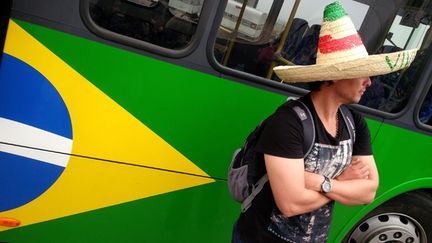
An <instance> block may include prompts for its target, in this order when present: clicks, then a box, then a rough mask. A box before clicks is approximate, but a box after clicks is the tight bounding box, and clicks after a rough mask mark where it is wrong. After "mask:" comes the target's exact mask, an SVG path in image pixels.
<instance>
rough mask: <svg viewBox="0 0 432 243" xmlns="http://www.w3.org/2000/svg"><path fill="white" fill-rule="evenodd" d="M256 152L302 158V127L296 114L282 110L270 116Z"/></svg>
mask: <svg viewBox="0 0 432 243" xmlns="http://www.w3.org/2000/svg"><path fill="white" fill-rule="evenodd" d="M256 151H257V152H261V153H264V154H269V155H274V156H278V157H284V158H290V159H298V158H303V127H302V124H301V121H300V119H299V118H298V116H297V115H296V113H295V112H294V111H292V110H284V111H283V112H276V113H275V114H273V115H272V116H270V117H269V118H268V119H267V122H266V123H265V127H264V129H263V131H262V133H261V136H260V138H259V140H258V142H257V145H256Z"/></svg>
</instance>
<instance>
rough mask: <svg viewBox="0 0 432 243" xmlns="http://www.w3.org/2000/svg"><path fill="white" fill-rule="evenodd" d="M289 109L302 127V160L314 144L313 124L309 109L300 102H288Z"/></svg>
mask: <svg viewBox="0 0 432 243" xmlns="http://www.w3.org/2000/svg"><path fill="white" fill-rule="evenodd" d="M290 102H291V103H292V104H291V108H292V109H293V110H294V111H295V112H296V113H297V116H298V117H299V118H300V120H301V122H302V125H303V139H304V141H303V152H304V158H306V156H307V155H308V154H309V153H310V152H311V150H312V148H313V145H314V142H315V124H314V121H313V118H312V113H311V112H310V110H309V108H308V107H307V106H306V105H305V104H304V103H303V102H301V101H300V100H292V101H290Z"/></svg>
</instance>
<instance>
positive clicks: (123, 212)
mask: <svg viewBox="0 0 432 243" xmlns="http://www.w3.org/2000/svg"><path fill="white" fill-rule="evenodd" d="M16 2H19V1H16ZM23 19H25V18H23ZM12 20H13V21H15V22H16V23H17V24H18V25H19V26H20V27H21V28H23V29H24V30H25V31H26V32H28V33H29V34H30V35H32V36H33V37H34V38H35V39H36V40H37V41H39V42H40V43H42V44H43V45H44V46H45V47H47V48H48V49H49V50H50V51H52V52H53V53H54V54H55V55H57V56H58V57H59V58H60V59H62V60H63V61H64V62H65V63H66V64H67V65H69V66H70V67H72V68H73V69H74V70H75V71H76V72H78V73H79V74H81V75H82V76H83V77H84V78H86V79H87V80H88V81H89V82H91V83H92V84H93V85H94V86H95V87H97V89H99V90H101V91H102V92H103V93H104V94H106V95H107V96H108V97H110V98H111V99H112V100H113V101H114V102H115V103H117V104H119V105H120V106H121V107H122V108H124V109H125V110H126V111H127V112H129V113H130V114H132V116H133V117H135V118H136V119H138V120H139V121H140V122H141V123H142V124H144V125H145V126H147V127H148V128H150V129H151V130H152V131H153V132H154V133H156V134H157V135H158V136H160V137H161V138H162V139H163V140H164V141H166V142H167V143H168V144H170V145H171V146H172V147H173V148H175V149H176V150H177V151H179V152H180V153H181V154H183V155H184V156H185V157H186V158H188V159H189V160H190V161H192V162H193V163H194V164H195V165H196V166H198V167H199V168H200V169H202V170H203V171H205V173H207V174H208V175H209V177H211V178H213V179H214V182H212V183H208V184H204V185H200V186H196V187H190V188H187V189H183V190H177V191H173V192H169V193H164V194H160V195H155V196H151V197H146V198H142V199H138V200H133V201H130V202H125V203H120V204H118V205H113V206H109V207H103V208H99V209H95V210H91V211H86V212H82V213H79V214H74V215H69V216H66V217H61V218H57V219H52V220H49V221H44V222H39V223H35V224H30V225H25V226H23V227H17V228H0V229H1V230H0V242H230V239H231V230H232V226H233V223H234V222H235V220H236V218H237V217H238V215H239V213H240V205H239V204H238V203H236V202H235V201H234V200H233V199H232V198H231V197H230V195H229V193H228V190H227V185H226V178H227V175H226V173H227V168H228V165H229V163H230V160H231V155H232V152H233V151H234V150H235V149H236V148H238V147H240V146H241V145H242V143H243V141H244V139H245V138H246V136H247V135H248V133H249V132H250V131H252V130H253V128H254V127H255V126H256V125H257V124H258V123H259V122H260V121H261V120H262V119H264V118H266V117H267V116H268V115H270V114H271V113H272V112H273V111H274V110H275V109H276V108H277V107H278V106H279V105H280V104H282V103H283V102H284V101H285V100H286V99H287V96H289V94H288V93H287V92H285V91H280V90H279V91H278V90H276V89H268V88H265V89H264V88H262V87H260V86H259V85H256V84H253V83H252V82H250V83H248V82H247V81H246V82H244V81H242V82H239V81H238V80H239V78H238V77H233V76H230V75H222V74H220V73H218V72H215V71H213V74H209V73H211V72H209V73H206V72H203V71H202V69H204V68H207V69H209V68H211V67H210V66H208V65H207V64H202V66H201V67H199V68H197V70H194V68H190V66H193V65H189V67H187V66H188V64H185V65H180V64H173V63H172V62H169V61H166V60H167V58H166V57H161V58H157V55H155V54H149V55H146V54H145V52H141V53H139V52H136V51H131V50H128V49H127V48H119V46H118V45H117V46H116V45H113V44H110V42H106V43H101V42H97V41H95V40H91V39H90V38H89V39H87V38H83V37H79V36H75V35H72V34H69V33H65V32H63V31H59V30H55V29H53V28H47V27H45V26H43V25H42V24H34V23H31V22H30V21H24V20H20V18H12ZM206 42H207V41H202V43H206ZM120 47H122V46H120ZM196 65H198V64H196ZM206 65H207V66H208V67H207V66H206ZM199 70H201V71H199ZM3 71H4V70H2V69H0V72H3ZM424 89H427V87H425V88H424ZM0 105H1V104H0ZM360 110H361V109H360ZM95 112H97V111H95ZM361 112H362V113H364V114H365V116H366V117H367V123H368V125H369V129H370V131H371V137H372V145H373V151H374V156H375V160H376V162H377V167H378V170H379V174H380V187H379V190H378V192H377V196H376V199H375V201H374V202H373V203H371V204H369V205H364V206H343V205H341V204H336V208H335V211H334V218H333V224H332V227H331V233H330V237H329V240H328V242H341V241H342V240H343V239H344V237H345V236H346V235H347V234H348V233H349V232H350V231H351V230H352V229H353V227H354V226H355V225H356V224H357V223H358V222H360V221H361V219H362V218H363V217H364V216H365V215H367V214H368V213H370V212H371V211H372V210H373V209H375V208H377V207H378V206H379V205H381V204H382V203H384V202H386V201H388V200H391V199H392V198H394V197H396V196H398V195H401V194H404V193H406V192H412V191H418V190H422V191H424V192H429V191H430V188H432V167H431V166H430V162H431V157H432V151H431V149H430V148H431V145H432V136H431V135H430V134H431V131H430V130H423V131H421V132H420V131H419V129H411V128H409V127H405V128H403V127H400V126H397V125H396V123H393V122H391V120H392V119H389V118H386V117H379V116H377V115H375V114H372V115H371V114H369V113H367V112H365V111H364V110H361ZM388 120H390V122H388ZM0 142H2V141H0ZM0 146H1V144H0ZM80 156H83V157H80V158H78V159H79V160H82V163H87V161H88V160H99V159H104V160H110V159H111V158H107V157H103V158H85V157H84V156H90V155H86V154H82V155H80ZM143 156H144V157H145V154H143ZM90 157H91V156H90ZM99 162H101V163H110V162H109V161H105V162H104V161H102V160H100V161H99ZM125 162H127V161H125ZM115 166H125V165H115ZM126 166H127V165H126ZM136 170H149V168H141V167H136ZM166 173H172V172H166ZM190 176H194V175H190ZM95 179H97V178H95ZM0 181H1V180H0ZM425 207H430V205H425ZM53 210H54V209H53ZM0 213H1V214H0V218H1V217H11V218H15V215H8V214H7V211H6V212H0ZM431 216H432V215H431ZM0 227H1V226H0Z"/></svg>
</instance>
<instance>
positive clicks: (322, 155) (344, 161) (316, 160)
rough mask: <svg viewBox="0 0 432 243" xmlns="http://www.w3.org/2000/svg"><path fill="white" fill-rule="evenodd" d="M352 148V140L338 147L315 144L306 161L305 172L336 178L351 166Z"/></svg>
mask: <svg viewBox="0 0 432 243" xmlns="http://www.w3.org/2000/svg"><path fill="white" fill-rule="evenodd" d="M352 147H353V146H352V142H351V139H348V140H344V141H341V142H340V143H339V145H338V146H336V145H329V144H320V143H315V144H314V146H313V148H312V151H311V152H310V153H309V155H308V156H307V157H306V159H305V170H306V171H308V172H313V173H317V174H320V175H325V176H327V177H329V178H335V177H337V176H338V175H340V174H341V173H342V172H343V171H344V170H345V168H346V167H347V166H348V165H350V164H351V155H352Z"/></svg>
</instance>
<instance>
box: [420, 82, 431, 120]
mask: <svg viewBox="0 0 432 243" xmlns="http://www.w3.org/2000/svg"><path fill="white" fill-rule="evenodd" d="M419 119H420V121H421V122H422V123H424V124H426V125H429V126H432V87H431V89H430V90H429V92H428V94H427V95H426V98H425V100H424V101H423V104H422V106H421V108H420V114H419Z"/></svg>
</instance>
